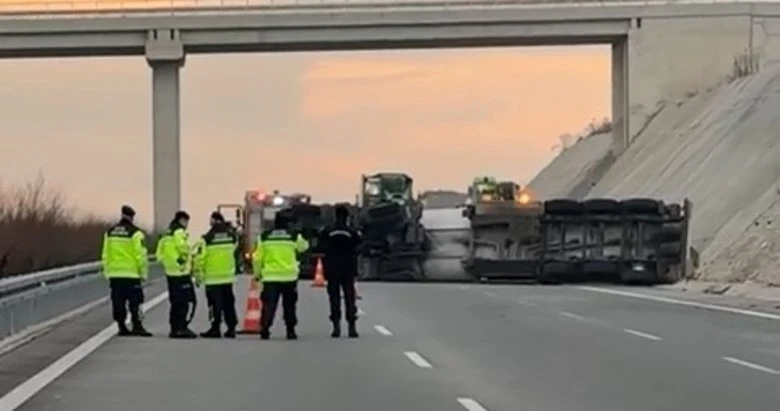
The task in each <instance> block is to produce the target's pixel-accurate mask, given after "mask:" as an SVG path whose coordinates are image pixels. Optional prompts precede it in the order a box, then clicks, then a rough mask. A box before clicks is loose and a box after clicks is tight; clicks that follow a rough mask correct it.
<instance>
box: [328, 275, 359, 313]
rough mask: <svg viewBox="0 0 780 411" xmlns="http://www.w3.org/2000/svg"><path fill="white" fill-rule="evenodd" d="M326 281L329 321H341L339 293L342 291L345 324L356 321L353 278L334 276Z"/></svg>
mask: <svg viewBox="0 0 780 411" xmlns="http://www.w3.org/2000/svg"><path fill="white" fill-rule="evenodd" d="M334 277H335V278H329V279H328V300H330V320H331V321H333V322H337V321H341V292H342V291H344V311H345V314H346V315H345V317H346V319H347V322H350V323H353V322H355V321H357V305H356V304H355V277H353V276H334Z"/></svg>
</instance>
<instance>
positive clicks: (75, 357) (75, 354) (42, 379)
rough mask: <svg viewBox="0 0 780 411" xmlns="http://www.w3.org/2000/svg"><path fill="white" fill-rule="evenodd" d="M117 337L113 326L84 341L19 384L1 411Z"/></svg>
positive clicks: (148, 306)
mask: <svg viewBox="0 0 780 411" xmlns="http://www.w3.org/2000/svg"><path fill="white" fill-rule="evenodd" d="M167 299H168V292H163V293H162V294H159V295H158V296H156V297H154V298H152V299H151V300H149V301H147V302H146V303H144V305H143V306H142V310H143V312H147V311H149V310H151V309H152V308H154V307H155V306H157V305H159V304H160V303H162V302H163V301H166V300H167ZM115 335H116V325H115V324H113V323H112V324H111V325H110V326H108V327H106V328H104V329H103V330H102V331H100V332H99V333H97V334H95V335H93V336H92V337H91V338H90V339H88V340H87V341H84V342H83V343H81V345H79V346H78V347H76V348H74V349H72V350H71V351H70V352H68V353H67V354H65V355H63V356H62V357H60V358H59V359H58V360H57V361H55V362H53V363H51V364H49V366H48V367H46V368H44V369H43V370H41V371H40V372H39V373H37V374H35V375H34V376H32V377H30V378H29V379H28V380H27V381H25V382H23V383H21V384H19V385H18V386H16V387H15V388H14V389H13V390H11V391H10V392H8V393H7V394H6V395H4V396H3V397H2V398H0V410H3V411H13V410H15V409H17V408H18V407H20V406H21V405H22V404H24V403H25V402H26V401H27V400H29V399H30V398H32V396H34V395H35V394H37V393H38V392H40V391H41V390H42V389H44V388H46V386H47V385H49V384H51V382H52V381H54V380H55V379H56V378H57V377H59V376H60V375H62V374H64V373H65V371H68V370H69V369H70V368H72V367H73V366H74V365H76V364H78V362H79V361H81V360H83V359H84V358H86V357H87V356H89V355H90V354H92V352H93V351H95V350H96V349H98V348H100V346H102V345H103V344H105V343H106V342H107V341H108V340H110V339H111V338H113V337H114V336H115Z"/></svg>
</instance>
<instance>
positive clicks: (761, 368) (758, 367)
mask: <svg viewBox="0 0 780 411" xmlns="http://www.w3.org/2000/svg"><path fill="white" fill-rule="evenodd" d="M721 358H723V359H724V360H726V361H728V362H730V363H732V364H737V365H741V366H743V367H747V368H751V369H754V370H757V371H762V372H765V373H767V374H772V375H777V374H780V371H778V370H773V369H771V368H769V367H764V366H763V365H761V364H756V363H752V362H750V361H745V360H740V359H739V358H734V357H721Z"/></svg>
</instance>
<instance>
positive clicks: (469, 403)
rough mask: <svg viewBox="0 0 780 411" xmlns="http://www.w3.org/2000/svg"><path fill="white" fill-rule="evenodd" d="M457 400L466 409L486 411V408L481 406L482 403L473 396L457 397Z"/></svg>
mask: <svg viewBox="0 0 780 411" xmlns="http://www.w3.org/2000/svg"><path fill="white" fill-rule="evenodd" d="M458 402H459V403H460V405H462V406H463V408H465V409H466V410H467V411H487V408H485V407H483V406H482V404H480V403H478V402H477V401H476V400H474V399H473V398H465V397H464V398H458Z"/></svg>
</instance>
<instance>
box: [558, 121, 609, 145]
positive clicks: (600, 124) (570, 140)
mask: <svg viewBox="0 0 780 411" xmlns="http://www.w3.org/2000/svg"><path fill="white" fill-rule="evenodd" d="M611 131H612V120H610V119H608V118H604V119H601V120H596V119H593V120H591V122H590V123H589V124H588V125H587V126H586V127H585V129H584V130H583V131H581V132H579V133H577V134H569V133H565V134H561V135H560V136H558V144H556V145H554V146H553V147H552V151H558V152H559V153H562V152H564V151H566V150H568V149H569V148H570V147H571V146H573V145H574V144H577V143H579V142H580V141H582V140H584V139H586V138H589V137H592V136H595V135H597V134H603V133H609V132H611Z"/></svg>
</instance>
